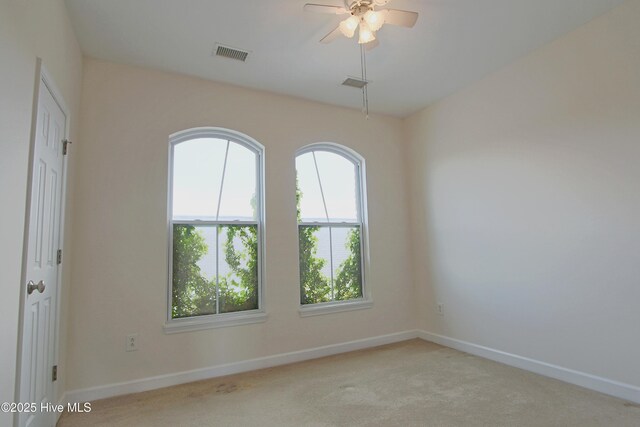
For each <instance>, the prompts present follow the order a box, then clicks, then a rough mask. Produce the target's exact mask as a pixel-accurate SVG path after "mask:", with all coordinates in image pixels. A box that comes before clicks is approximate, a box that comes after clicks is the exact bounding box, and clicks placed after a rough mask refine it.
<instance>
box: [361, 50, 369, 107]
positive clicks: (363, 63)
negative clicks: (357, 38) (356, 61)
mask: <svg viewBox="0 0 640 427" xmlns="http://www.w3.org/2000/svg"><path fill="white" fill-rule="evenodd" d="M360 70H361V77H362V81H363V82H364V86H362V112H363V113H364V115H365V117H366V119H367V120H369V92H368V90H367V87H368V86H369V82H368V81H367V55H366V53H365V48H364V43H363V44H361V45H360Z"/></svg>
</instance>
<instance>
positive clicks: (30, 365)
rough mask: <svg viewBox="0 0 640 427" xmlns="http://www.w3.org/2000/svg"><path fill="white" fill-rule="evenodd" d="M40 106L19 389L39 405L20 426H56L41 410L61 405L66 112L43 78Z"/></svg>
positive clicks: (22, 395)
mask: <svg viewBox="0 0 640 427" xmlns="http://www.w3.org/2000/svg"><path fill="white" fill-rule="evenodd" d="M37 108H38V110H37V120H36V128H35V130H34V131H35V138H34V147H33V170H32V176H31V199H30V200H31V201H30V205H29V211H28V218H27V221H28V229H27V233H28V241H27V248H26V252H25V253H26V260H25V261H24V266H25V267H24V271H25V279H26V280H25V282H26V283H24V286H25V291H24V292H23V295H24V300H23V301H24V311H23V313H24V318H23V328H22V353H21V357H20V391H19V395H20V400H19V402H21V403H34V404H35V405H32V406H31V407H30V408H29V411H28V412H23V413H21V414H20V415H19V418H18V421H19V426H20V427H23V426H25V427H26V426H28V427H51V426H53V425H54V424H55V420H56V417H55V414H54V413H53V411H46V410H45V411H42V410H41V408H42V407H43V406H42V405H44V406H45V407H46V406H47V405H48V404H57V403H58V402H52V399H53V398H54V388H53V381H54V378H53V366H54V363H55V357H56V355H55V352H56V339H57V337H56V329H57V328H56V322H57V295H58V249H59V248H60V226H61V213H62V203H63V199H62V197H63V178H64V176H63V168H64V155H63V148H64V143H63V140H64V138H65V135H66V133H65V132H66V129H65V128H66V116H65V113H64V111H63V109H62V108H61V107H60V105H58V103H57V102H56V100H55V99H54V97H53V95H52V94H51V91H50V90H49V88H48V87H47V85H46V83H45V81H44V80H42V81H41V82H40V89H39V93H38V106H37ZM33 409H36V411H35V412H33V411H32V410H33Z"/></svg>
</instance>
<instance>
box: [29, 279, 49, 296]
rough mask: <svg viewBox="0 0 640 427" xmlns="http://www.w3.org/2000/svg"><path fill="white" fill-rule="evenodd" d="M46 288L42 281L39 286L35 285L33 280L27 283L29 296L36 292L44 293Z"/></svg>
mask: <svg viewBox="0 0 640 427" xmlns="http://www.w3.org/2000/svg"><path fill="white" fill-rule="evenodd" d="M45 287H46V286H45V284H44V282H43V281H42V280H40V281H39V282H38V284H37V285H36V284H35V283H33V280H29V283H27V294H29V295H31V294H32V293H33V291H36V290H37V291H38V292H40V293H43V292H44V288H45Z"/></svg>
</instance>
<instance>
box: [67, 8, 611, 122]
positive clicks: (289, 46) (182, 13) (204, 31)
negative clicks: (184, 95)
mask: <svg viewBox="0 0 640 427" xmlns="http://www.w3.org/2000/svg"><path fill="white" fill-rule="evenodd" d="M622 1H623V0H423V1H420V0H393V1H392V2H390V4H389V5H388V7H390V8H395V9H404V10H413V11H417V12H419V13H420V17H419V18H418V22H417V24H416V26H415V27H414V28H411V29H406V28H399V27H392V26H385V27H383V28H382V29H381V30H380V31H379V32H378V39H379V41H380V46H379V47H378V48H376V49H374V50H373V51H371V52H369V53H368V54H367V64H368V67H367V72H368V79H369V80H370V81H371V84H370V85H369V99H370V109H371V111H373V112H378V113H386V114H391V115H395V116H400V117H403V116H406V115H409V114H411V113H413V112H415V111H417V110H419V109H421V108H423V107H425V106H427V105H429V104H430V103H433V102H434V101H436V100H438V99H440V98H442V97H444V96H446V95H449V94H451V93H453V92H455V91H456V90H458V89H460V88H462V87H464V86H466V85H468V84H469V83H471V82H472V81H474V80H477V79H479V78H481V77H483V76H485V75H487V74H488V73H490V72H491V71H494V70H496V69H498V68H500V67H501V66H503V65H506V64H508V63H509V62H511V61H513V60H515V59H517V58H519V57H521V56H523V55H525V54H526V53H528V52H530V51H532V50H534V49H536V48H538V47H540V46H542V45H543V44H545V43H548V42H550V41H551V40H553V39H555V38H557V37H559V36H561V35H563V34H565V33H567V32H569V31H571V30H572V29H574V28H576V27H577V26H579V25H581V24H583V23H585V22H587V21H589V20H591V19H593V18H594V17H596V16H598V15H600V14H602V13H604V12H606V11H607V10H609V9H611V8H613V7H614V6H616V5H618V4H620V3H622ZM307 2H312V3H325V4H332V5H338V6H342V5H343V3H342V1H341V0H244V1H240V0H108V1H105V0H66V4H67V7H68V9H69V14H70V16H71V20H72V22H73V25H74V28H75V31H76V35H77V37H78V39H79V41H80V45H81V46H82V49H83V51H84V53H85V54H87V55H89V56H92V57H96V58H102V59H106V60H110V61H115V62H122V63H127V64H133V65H140V66H146V67H152V68H157V69H162V70H168V71H174V72H178V73H184V74H189V75H193V76H199V77H203V78H206V79H211V80H215V81H219V82H225V83H231V84H236V85H240V86H245V87H250V88H255V89H261V90H267V91H270V92H276V93H281V94H287V95H292V96H297V97H302V98H306V99H311V100H315V101H320V102H325V103H329V104H334V105H341V106H347V107H353V108H361V102H362V98H361V94H360V92H359V91H358V90H357V89H353V88H349V87H344V86H341V85H340V84H341V83H342V81H343V80H344V79H345V78H346V77H347V76H359V75H360V57H359V48H358V44H357V43H356V40H355V39H344V38H340V39H338V40H336V41H334V42H333V43H331V44H328V45H325V44H320V43H318V40H319V39H320V38H322V37H323V36H324V35H325V34H326V33H328V32H329V31H330V30H331V29H333V27H335V25H337V24H338V23H339V22H340V20H341V19H343V18H341V17H339V16H335V15H323V14H313V13H308V12H304V11H303V5H304V4H305V3H307ZM216 43H222V44H225V45H229V46H233V47H237V48H241V49H245V50H249V51H251V53H250V55H249V57H248V59H247V62H246V63H242V62H238V61H233V60H230V59H226V58H221V57H214V56H212V51H213V48H214V45H215V44H216Z"/></svg>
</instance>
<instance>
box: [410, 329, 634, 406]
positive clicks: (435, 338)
mask: <svg viewBox="0 0 640 427" xmlns="http://www.w3.org/2000/svg"><path fill="white" fill-rule="evenodd" d="M418 338H421V339H423V340H425V341H431V342H434V343H436V344H440V345H443V346H446V347H450V348H453V349H456V350H460V351H464V352H465V353H469V354H473V355H476V356H480V357H484V358H485V359H490V360H494V361H496V362H500V363H504V364H505V365H509V366H514V367H516V368H520V369H524V370H526V371H530V372H534V373H536V374H540V375H544V376H545V377H551V378H555V379H557V380H560V381H564V382H567V383H570V384H574V385H577V386H580V387H584V388H588V389H590V390H595V391H598V392H600V393H604V394H608V395H611V396H615V397H619V398H621V399H625V400H629V401H631V402H635V403H640V387H636V386H633V385H631V384H625V383H622V382H619V381H614V380H610V379H607V378H602V377H598V376H595V375H591V374H587V373H585V372H580V371H575V370H573V369H567V368H563V367H561V366H556V365H552V364H550V363H545V362H541V361H538V360H534V359H529V358H527V357H522V356H518V355H515V354H510V353H506V352H504V351H500V350H494V349H492V348H488V347H484V346H481V345H477V344H472V343H470V342H466V341H461V340H457V339H454V338H449V337H446V336H443V335H438V334H434V333H431V332H427V331H418Z"/></svg>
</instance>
